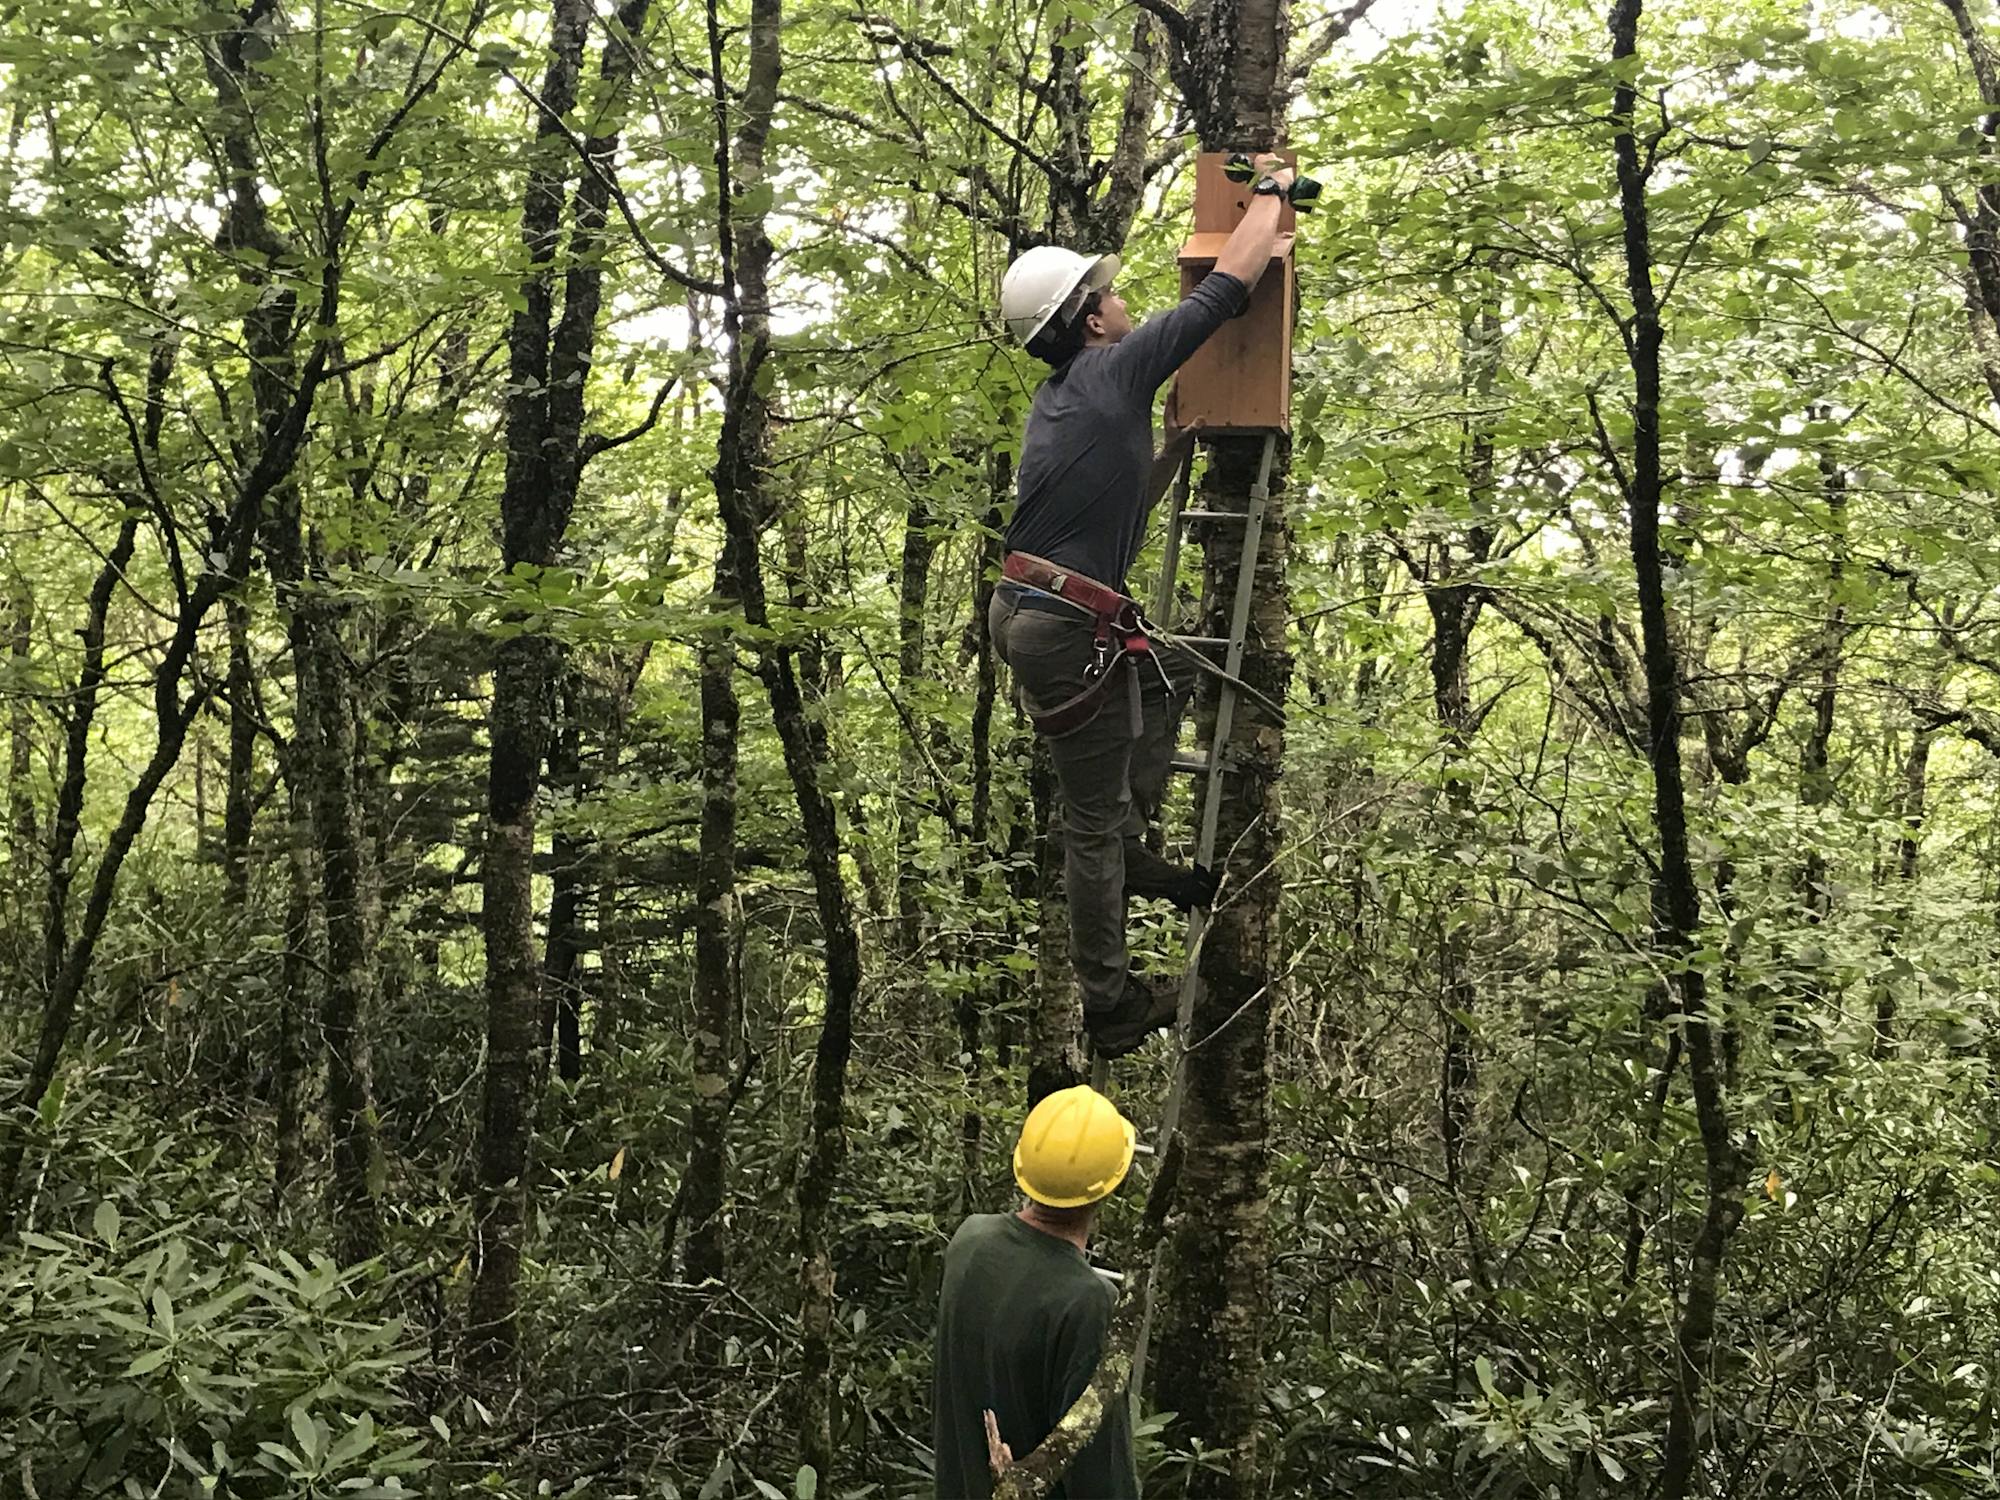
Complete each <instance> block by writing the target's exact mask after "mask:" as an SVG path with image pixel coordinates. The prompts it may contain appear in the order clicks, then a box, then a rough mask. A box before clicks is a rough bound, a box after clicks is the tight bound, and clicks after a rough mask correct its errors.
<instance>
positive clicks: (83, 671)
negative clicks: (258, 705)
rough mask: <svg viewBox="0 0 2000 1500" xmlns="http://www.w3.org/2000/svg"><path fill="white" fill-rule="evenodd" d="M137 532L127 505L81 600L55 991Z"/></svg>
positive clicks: (54, 829)
mask: <svg viewBox="0 0 2000 1500" xmlns="http://www.w3.org/2000/svg"><path fill="white" fill-rule="evenodd" d="M138 537H139V516H138V512H137V510H136V509H132V510H127V511H126V513H125V520H124V521H123V523H122V524H120V526H119V528H118V535H117V537H116V538H115V539H114V540H113V541H112V543H111V551H110V552H109V553H108V554H107V555H106V556H105V559H104V566H103V567H102V568H99V569H98V571H97V578H96V580H95V581H94V582H93V583H92V584H91V586H90V595H89V598H88V600H87V602H86V603H85V605H84V617H83V629H82V630H80V631H78V632H77V633H78V635H80V636H81V637H82V638H83V664H82V666H81V667H79V668H78V670H77V676H76V686H75V687H74V688H73V689H71V691H70V695H69V716H68V717H69V722H68V723H67V724H66V725H65V726H64V734H63V758H62V782H61V784H60V785H59V786H58V787H57V789H56V807H55V821H54V824H53V825H52V826H51V828H50V832H49V849H48V890H47V894H46V896H45V897H44V904H43V918H42V989H43V992H44V993H45V994H53V993H54V991H55V987H56V981H57V977H58V976H59V975H60V973H61V972H62V964H63V955H64V954H65V953H66V952H67V951H68V947H69V893H70V887H71V885H72V884H73V883H74V881H75V879H76V871H75V869H74V867H73V866H72V865H71V859H72V857H73V856H74V855H75V853H76V840H77V835H78V834H79V833H80V832H82V829H83V792H84V785H85V783H86V781H87V780H88V778H89V769H90V726H91V723H92V722H93V721H94V720H95V719H96V717H97V702H98V694H99V692H100V691H101V690H102V688H103V686H104V677H105V666H104V630H105V621H106V619H107V618H108V616H109V615H110V612H111V596H112V593H113V592H114V591H115V590H116V589H117V587H118V580H119V579H120V578H122V577H123V576H124V574H125V568H126V566H127V565H128V564H129V563H130V562H131V561H132V550H133V547H134V545H135V544H136V542H137V541H138Z"/></svg>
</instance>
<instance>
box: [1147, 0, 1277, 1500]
mask: <svg viewBox="0 0 2000 1500" xmlns="http://www.w3.org/2000/svg"><path fill="white" fill-rule="evenodd" d="M1289 9H1290V7H1289V4H1288V3H1287V0H1240V3H1239V4H1237V5H1236V6H1234V7H1223V6H1217V7H1214V8H1213V9H1212V10H1210V11H1208V12H1206V13H1205V14H1204V15H1202V16H1201V17H1200V19H1199V20H1198V21H1196V20H1195V18H1193V17H1190V20H1191V22H1192V23H1193V24H1194V25H1195V28H1196V33H1197V35H1196V41H1195V43H1194V45H1192V46H1190V47H1184V48H1183V52H1182V56H1183V64H1182V66H1180V67H1178V68H1177V69H1176V74H1177V77H1178V79H1179V81H1180V82H1181V85H1182V89H1183V92H1184V93H1185V94H1186V95H1187V102H1188V106H1189V109H1190V111H1191V112H1192V113H1193V116H1194V120H1195V125H1196V129H1197V132H1198V134H1199V136H1200V140H1201V145H1202V148H1203V149H1204V150H1209V151H1221V150H1247V151H1257V150H1268V149H1270V148H1271V147H1273V146H1275V145H1276V144H1277V143H1278V141H1279V139H1280V137H1281V132H1282V130H1283V121H1282V112H1283V109H1284V100H1285V78H1284V55H1285V45H1286V37H1287V32H1288V29H1289ZM1190 58H1192V59H1195V60H1196V61H1195V62H1194V63H1193V65H1192V66H1190V65H1189V64H1188V62H1187V61H1186V60H1187V59H1190ZM1261 446H1262V440H1261V439H1259V438H1254V437H1248V438H1244V437H1232V438H1219V439H1217V440H1215V441H1214V442H1213V443H1212V444H1211V445H1210V459H1209V467H1208V472H1207V476H1206V479H1205V481H1204V484H1203V494H1202V504H1203V508H1204V509H1209V510H1235V511H1242V510H1245V509H1246V508H1247V507H1248V506H1249V504H1250V503H1251V492H1252V489H1253V487H1254V485H1255V483H1256V477H1257V472H1258V466H1259V461H1260V457H1261ZM1288 462H1289V455H1288V450H1287V449H1286V448H1285V447H1284V445H1283V444H1282V443H1281V444H1280V449H1279V455H1278V460H1277V462H1276V463H1274V465H1273V467H1272V472H1271V479H1270V489H1271V495H1270V499H1269V502H1268V506H1267V509H1266V512H1265V520H1264V526H1263V531H1262V535H1261V541H1260V545H1259V547H1258V553H1257V558H1256V563H1255V567H1256V579H1255V596H1254V598H1253V600H1252V604H1251V610H1250V620H1249V627H1248V636H1247V639H1246V642H1245V649H1244V655H1243V671H1242V676H1243V679H1244V680H1245V681H1246V682H1248V683H1250V684H1251V685H1252V686H1253V687H1255V688H1256V689H1257V690H1258V692H1259V694H1260V695H1261V696H1263V697H1267V698H1269V699H1270V700H1272V701H1273V702H1277V703H1282V702H1284V701H1285V694H1286V688H1287V685H1288V683H1289V682H1290V680H1291V671H1292V664H1291V657H1290V655H1289V653H1288V651H1287V647H1286V628H1287V623H1288V613H1289V611H1288V604H1287V591H1286V584H1285V569H1286V560H1287V554H1288V549H1289V544H1290V537H1289V534H1288V531H1287V527H1286V521H1285V514H1284V504H1283V499H1282V493H1281V492H1282V477H1283V472H1284V468H1285V466H1286V464H1287V463H1288ZM1243 541H1244V534H1243V530H1242V528H1241V527H1238V526H1232V525H1222V526H1219V527H1217V528H1216V531H1215V533H1214V535H1213V536H1212V537H1211V538H1210V539H1209V541H1208V542H1207V544H1206V545H1205V546H1204V548H1203V552H1204V598H1205V603H1206V612H1207V616H1208V622H1207V626H1206V628H1205V629H1204V631H1203V633H1204V634H1207V635H1226V634H1227V633H1228V630H1229V620H1228V612H1229V603H1230V598H1231V596H1232V595H1233V593H1234V586H1235V579H1236V574H1237V568H1238V563H1239V560H1240V556H1241V552H1242V547H1243ZM1209 691H1211V689H1210V687H1209V686H1208V685H1207V684H1204V692H1209ZM1284 749H1285V730H1284V723H1283V721H1282V720H1281V719H1280V718H1278V717H1276V716H1275V715H1273V714H1272V713H1271V712H1270V711H1269V710H1268V709H1266V708H1264V707H1263V706H1262V705H1261V704H1260V703H1259V702H1258V701H1257V700H1256V699H1255V698H1252V697H1250V696H1249V695H1247V694H1246V695H1240V696H1239V697H1238V699H1237V704H1236V714H1235V721H1234V724H1233V725H1232V727H1231V733H1230V737H1229V742H1228V744H1227V745H1224V746H1218V747H1217V751H1218V753H1220V754H1222V755H1223V756H1224V757H1225V758H1226V759H1227V760H1228V761H1229V764H1230V766H1231V771H1230V774H1229V776H1228V778H1227V780H1226V782H1225V784H1224V787H1223V792H1222V796H1223V804H1222V808H1221V818H1220V820H1219V823H1218V825H1217V837H1216V854H1217V858H1218V860H1220V861H1221V862H1222V869H1223V874H1224V879H1225V884H1224V887H1223V890H1224V900H1223V902H1222V904H1221V905H1219V906H1218V907H1217V909H1216V911H1215V914H1214V916H1213V918H1212V919H1211V921H1210V922H1209V925H1208V927H1207V929H1206V933H1205V936H1204V943H1203V950H1202V954H1201V960H1200V962H1201V979H1202V984H1201V990H1200V1001H1199V1003H1198V1004H1197V1005H1196V1007H1195V1014H1194V1018H1193V1022H1192V1027H1193V1034H1192V1035H1191V1036H1187V1037H1184V1038H1182V1045H1184V1046H1186V1047H1189V1048H1191V1049H1193V1050H1192V1051H1191V1052H1190V1053H1189V1055H1188V1057H1187V1092H1186V1096H1185V1102H1184V1105H1183V1113H1182V1115H1181V1125H1180V1128H1181V1132H1182V1134H1183V1136H1184V1137H1185V1140H1186V1146H1187V1164H1186V1167H1185V1169H1184V1175H1183V1182H1182V1191H1183V1192H1185V1193H1186V1194H1187V1195H1188V1198H1189V1200H1190V1201H1192V1202H1196V1203H1199V1204H1201V1205H1202V1211H1201V1212H1200V1213H1199V1214H1190V1215H1188V1216H1186V1217H1185V1218H1184V1219H1183V1220H1182V1221H1181V1223H1180V1224H1179V1225H1178V1226H1177V1228H1176V1229H1175V1232H1174V1234H1173V1237H1172V1241H1171V1244H1170V1247H1169V1252H1170V1253H1169V1258H1168V1273H1169V1275H1168V1280H1167V1287H1166V1297H1165V1302H1166V1310H1165V1312H1164V1313H1163V1315H1162V1317H1161V1319H1160V1327H1161V1329H1162V1335H1163V1336H1162V1339H1161V1344H1160V1358H1159V1362H1158V1364H1157V1366H1156V1369H1157V1371H1158V1374H1157V1378H1156V1386H1157V1393H1156V1400H1155V1402H1154V1404H1155V1405H1156V1406H1162V1407H1166V1408H1170V1409H1172V1410H1174V1411H1177V1412H1179V1413H1180V1418H1181V1424H1182V1428H1183V1431H1184V1432H1185V1435H1186V1436H1187V1437H1189V1438H1193V1439H1198V1440H1200V1441H1201V1442H1202V1443H1203V1444H1204V1445H1205V1446H1206V1447H1207V1448H1208V1449H1209V1450H1210V1451H1212V1452H1214V1453H1216V1454H1218V1455H1220V1456H1221V1462H1222V1464H1223V1465H1224V1467H1223V1468H1222V1469H1221V1470H1220V1471H1210V1478H1209V1481H1207V1482H1209V1493H1210V1494H1211V1495H1213V1496H1214V1497H1215V1500H1236V1497H1248V1496H1252V1495H1257V1494H1260V1493H1261V1492H1262V1491H1263V1489H1264V1488H1265V1487H1266V1485H1265V1475H1264V1472H1263V1463H1262V1458H1261V1454H1260V1452H1259V1446H1258V1433H1257V1425H1258V1417H1259V1413H1260V1412H1261V1410H1262V1407H1263V1399H1264V1381H1263V1374H1264V1371H1263V1361H1264V1331H1265V1324H1266V1316H1267V1309H1268V1308H1269V1306H1270V1301H1271V1297H1270V1287H1271V1270H1270V1241H1269V1226H1268V1215H1269V1208H1270V1094H1271V1073H1270V1051H1271V1018H1272V1015H1273V1011H1274V1006H1275V1001H1276V998H1277V994H1276V992H1277V989H1278V986H1279V983H1280V977H1281V975H1282V974H1283V972H1284V964H1283V954H1282V943H1281V935H1280V931H1279V902H1280V898H1281V895H1282V890H1283V886H1282V882H1281V880H1280V878H1279V872H1278V868H1277V858H1278V852H1279V844H1280V836H1281V834H1280V827H1279V798H1278V777H1279V774H1280V772H1281V771H1282V768H1283V765H1284Z"/></svg>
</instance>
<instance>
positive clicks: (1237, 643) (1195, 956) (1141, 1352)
mask: <svg viewBox="0 0 2000 1500" xmlns="http://www.w3.org/2000/svg"><path fill="white" fill-rule="evenodd" d="M1277 452H1278V435H1277V434H1276V433H1275V432H1267V433H1265V434H1264V447H1263V452H1262V453H1261V455H1260V456H1259V458H1258V461H1257V480H1256V483H1255V484H1253V485H1252V486H1251V488H1250V495H1249V501H1248V503H1247V504H1246V505H1245V506H1244V508H1243V509H1242V510H1240V511H1235V510H1190V509H1189V508H1188V503H1187V502H1188V492H1189V489H1190V487H1191V482H1192V479H1193V474H1194V455H1193V453H1192V452H1190V453H1189V455H1188V457H1187V460H1186V461H1185V462H1184V463H1183V464H1182V465H1181V471H1180V474H1179V476H1178V477H1177V479H1176V480H1175V482H1174V487H1173V498H1172V501H1171V503H1170V505H1169V508H1168V511H1167V525H1166V550H1165V552H1164V553H1163V555H1162V556H1161V558H1160V583H1159V588H1158V589H1157V590H1156V591H1155V593H1154V596H1153V611H1152V617H1153V618H1154V619H1155V620H1162V621H1163V620H1166V619H1169V618H1171V612H1172V610H1173V607H1174V597H1175V588H1174V586H1175V584H1176V583H1177V582H1178V581H1179V574H1180V560H1181V540H1182V537H1183V535H1184V534H1185V532H1186V530H1187V528H1188V526H1189V525H1190V524H1193V523H1196V522H1209V523H1213V524H1218V525H1239V526H1241V527H1242V528H1243V550H1242V553H1241V556H1240V558H1239V561H1238V563H1237V567H1236V588H1235V591H1234V593H1233V594H1232V596H1231V598H1230V603H1229V634H1228V635H1226V636H1178V637H1177V639H1178V640H1179V641H1180V643H1181V644H1183V645H1185V646H1188V647H1190V648H1193V649H1196V650H1203V651H1212V650H1215V649H1216V648H1218V647H1220V648H1222V649H1223V661H1222V667H1223V671H1224V672H1225V673H1227V676H1225V677H1221V678H1218V679H1216V686H1217V697H1216V704H1215V725H1214V729H1213V732H1212V733H1211V734H1210V736H1209V741H1208V747H1207V748H1206V749H1205V750H1201V751H1197V752H1195V753H1193V754H1191V755H1178V754H1177V755H1175V757H1174V758H1173V761H1172V769H1173V770H1174V771H1177V772H1181V773H1184V774H1187V775H1192V776H1199V777H1201V778H1202V791H1201V801H1200V821H1199V823H1198V825H1197V831H1196V834H1195V846H1194V847H1195V853H1194V862H1195V863H1196V864H1198V865H1209V866H1211V867H1212V866H1213V864H1214V861H1215V838H1216V827H1217V825H1218V823H1219V822H1220V820H1221V816H1222V782H1223V776H1224V775H1225V774H1226V772H1227V766H1226V765H1225V763H1224V754H1225V751H1226V749H1227V747H1228V744H1229V734H1230V730H1231V729H1232V727H1233V726H1234V724H1235V721H1236V699H1237V694H1238V689H1237V687H1236V684H1235V681H1234V680H1233V679H1237V678H1240V677H1241V676H1242V675H1243V651H1244V640H1245V637H1246V636H1247V634H1248V633H1249V628H1250V605H1251V601H1252V598H1253V596H1254V594H1255V592H1256V586H1257V553H1258V549H1259V548H1260V546H1261V545H1262V543H1263V537H1264V513H1265V510H1266V509H1267V508H1268V506H1269V503H1270V498H1271V469H1272V466H1273V464H1274V463H1275V462H1276V461H1277ZM1183 670H1186V671H1199V670H1200V669H1199V668H1196V667H1193V666H1184V667H1183ZM1207 928H1208V912H1207V911H1206V910H1203V909H1197V910H1196V911H1194V912H1192V913H1190V914H1189V917H1188V928H1187V945H1186V948H1185V950H1184V955H1185V956H1184V958H1183V960H1182V963H1183V967H1182V969H1181V990H1180V1005H1179V1015H1178V1017H1177V1019H1176V1022H1175V1028H1174V1036H1175V1040H1176V1044H1177V1050H1176V1053H1175V1056H1174V1076H1173V1082H1172V1084H1171V1085H1170V1086H1169V1087H1168V1090H1167V1102H1166V1107H1165V1108H1164V1110H1163V1111H1162V1112H1161V1116H1160V1125H1159V1130H1158V1133H1157V1134H1156V1136H1155V1137H1154V1147H1153V1149H1154V1151H1155V1152H1156V1153H1158V1154H1160V1155H1162V1156H1164V1154H1165V1151H1166V1148H1167V1143H1168V1142H1169V1141H1171V1140H1172V1139H1173V1135H1174V1131H1175V1130H1176V1129H1178V1128H1179V1126H1180V1118H1181V1101H1182V1100H1183V1098H1184V1097H1185V1096H1186V1093H1187V1059H1188V1049H1189V1046H1190V1044H1191V1043H1192V1042H1193V1041H1194V1038H1193V1037H1192V1035H1191V1028H1192V1026H1193V1024H1194V1010H1195V1003H1196V1001H1197V1000H1198V999H1199V998H1200V993H1201V945H1202V936H1203V934H1204V933H1205V932H1206V931H1207ZM1091 1079H1092V1083H1093V1085H1094V1086H1095V1087H1096V1088H1097V1089H1098V1090H1099V1091H1100V1092H1101V1091H1102V1090H1103V1089H1104V1086H1105V1085H1106V1083H1108V1082H1109V1081H1110V1063H1109V1061H1108V1060H1107V1059H1105V1058H1103V1057H1101V1056H1100V1057H1095V1058H1093V1060H1092V1064H1091ZM1159 1266H1160V1258H1159V1256H1158V1255H1155V1256H1154V1257H1153V1264H1152V1267H1151V1269H1149V1270H1148V1272H1147V1275H1146V1286H1145V1290H1144V1292H1143V1293H1142V1295H1143V1296H1144V1297H1145V1299H1146V1300H1145V1311H1144V1315H1143V1317H1142V1318H1141V1320H1140V1324H1139V1340H1138V1343H1137V1345H1136V1346H1135V1347H1134V1348H1133V1351H1132V1385H1131V1391H1130V1398H1131V1402H1132V1417H1133V1421H1134V1422H1135V1423H1136V1422H1137V1421H1138V1418H1139V1396H1140V1392H1141V1391H1143V1390H1144V1389H1145V1380H1146V1350H1147V1345H1148V1344H1149V1343H1150V1342H1151V1335H1152V1328H1153V1300H1154V1294H1155V1290H1156V1288H1157V1286H1158V1283H1159Z"/></svg>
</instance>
